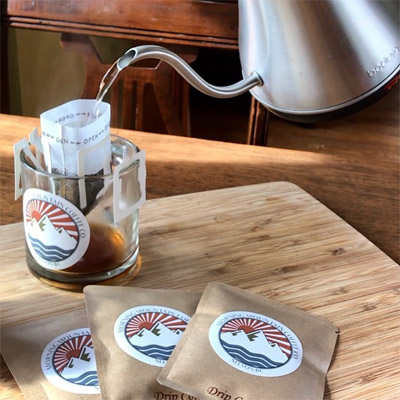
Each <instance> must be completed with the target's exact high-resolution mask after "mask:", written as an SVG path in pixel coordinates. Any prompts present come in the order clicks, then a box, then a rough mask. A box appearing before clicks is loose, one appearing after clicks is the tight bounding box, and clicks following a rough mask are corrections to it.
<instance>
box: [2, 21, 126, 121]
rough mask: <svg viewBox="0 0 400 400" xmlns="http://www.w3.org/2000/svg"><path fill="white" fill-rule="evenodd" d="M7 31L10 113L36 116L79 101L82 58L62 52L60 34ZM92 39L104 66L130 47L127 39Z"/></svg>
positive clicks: (83, 73) (81, 81)
mask: <svg viewBox="0 0 400 400" xmlns="http://www.w3.org/2000/svg"><path fill="white" fill-rule="evenodd" d="M8 32H9V36H8V57H9V62H8V64H9V87H10V108H11V114H16V115H25V116H34V117H37V116H39V115H40V113H42V112H43V111H46V110H48V109H50V108H53V107H56V106H58V105H60V104H62V103H65V102H66V101H69V100H73V99H77V98H80V95H81V91H82V88H83V85H84V81H85V64H84V58H83V56H82V55H80V54H78V53H75V52H73V51H68V50H64V49H63V48H62V47H61V45H60V34H59V33H54V32H45V31H36V30H30V29H16V28H10V29H9V31H8ZM91 39H92V42H93V44H94V45H95V47H96V48H97V51H98V53H99V54H100V56H101V58H102V60H103V61H104V62H106V63H112V62H114V61H115V60H116V59H117V58H118V57H119V56H121V55H122V54H123V53H124V52H125V51H126V50H127V49H128V48H130V47H132V43H131V42H130V41H127V40H115V39H107V38H99V37H92V38H91ZM99 83H100V82H99Z"/></svg>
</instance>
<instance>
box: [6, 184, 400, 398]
mask: <svg viewBox="0 0 400 400" xmlns="http://www.w3.org/2000/svg"><path fill="white" fill-rule="evenodd" d="M354 209H355V210H356V209H357V204H354ZM0 234H1V269H0V282H1V311H2V324H3V325H8V324H15V323H19V322H23V321H28V320H32V319H36V318H41V317H44V316H48V315H51V314H57V313H62V312H64V311H67V310H73V309H77V308H81V307H82V306H83V304H84V303H83V295H82V294H80V293H70V292H66V291H61V290H57V289H55V288H52V287H49V286H46V285H44V284H42V283H40V282H39V281H38V280H37V279H36V278H34V277H33V276H32V275H31V274H30V273H29V272H28V270H27V268H26V266H25V259H24V239H23V227H22V224H21V223H19V224H13V225H7V226H3V227H1V228H0ZM388 240H390V238H388ZM140 254H141V270H140V272H139V274H138V275H137V277H136V278H135V279H134V280H132V281H130V282H129V285H132V286H138V287H149V288H150V287H151V288H186V289H194V290H202V289H203V288H204V287H205V285H206V284H207V283H208V282H210V281H222V282H225V283H227V284H231V285H234V286H237V287H240V288H242V289H247V290H249V291H251V292H254V293H259V294H262V295H264V296H268V297H270V298H272V299H274V300H278V301H281V302H283V303H285V304H288V305H291V306H294V307H297V308H299V309H301V310H304V311H308V312H310V313H312V314H315V315H319V316H322V317H324V318H326V319H328V320H330V321H332V322H334V323H335V324H337V325H338V326H339V329H340V336H339V341H338V346H337V351H336V353H335V355H334V359H333V362H332V365H331V368H330V371H329V373H328V380H327V385H326V399H331V400H334V399H340V400H345V399H355V398H357V399H373V400H375V399H388V400H392V399H394V398H400V367H399V357H400V341H399V334H400V304H399V295H400V269H399V266H398V265H397V264H396V263H395V262H394V261H392V260H391V259H390V258H389V257H387V256H386V255H385V254H384V253H382V252H381V251H380V250H379V249H378V248H377V247H375V246H374V245H373V244H372V243H371V242H369V241H368V240H367V239H366V238H365V237H363V236H362V235H361V234H360V233H358V232H357V231H356V230H354V229H353V228H352V227H351V226H349V225H348V224H347V223H346V222H344V221H343V220H342V219H340V218H339V217H338V216H337V215H335V214H334V213H332V212H331V211H330V210H329V209H327V208H326V207H325V206H324V205H322V204H321V203H319V202H318V201H317V200H316V199H314V198H313V197H311V196H310V195H309V194H307V193H306V192H304V191H303V190H302V189H300V188H299V187H297V186H295V185H293V184H290V183H287V182H274V183H267V184H261V185H252V186H244V187H237V188H232V189H222V190H215V191H209V192H201V193H194V194H188V195H181V196H176V197H168V198H163V199H156V200H151V201H148V202H147V203H146V204H145V205H144V206H143V208H142V209H141V221H140ZM2 372H3V377H4V376H5V378H3V379H4V382H5V385H6V387H7V389H9V390H8V391H7V392H4V394H3V395H2V396H0V398H2V399H11V398H15V397H14V396H15V395H17V394H18V393H19V392H18V389H17V387H16V385H15V382H14V381H13V380H12V378H11V376H10V375H9V373H8V371H7V369H3V371H2Z"/></svg>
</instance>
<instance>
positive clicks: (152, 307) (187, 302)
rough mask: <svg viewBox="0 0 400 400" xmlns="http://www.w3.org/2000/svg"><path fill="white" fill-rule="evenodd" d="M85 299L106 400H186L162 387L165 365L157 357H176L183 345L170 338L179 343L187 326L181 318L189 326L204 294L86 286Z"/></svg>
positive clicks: (100, 379) (102, 389)
mask: <svg viewBox="0 0 400 400" xmlns="http://www.w3.org/2000/svg"><path fill="white" fill-rule="evenodd" d="M84 293H85V301H86V308H87V312H88V317H89V323H90V328H91V330H92V335H93V342H94V345H95V348H96V358H97V367H98V374H99V382H100V387H101V392H102V398H103V399H113V400H114V399H115V400H116V399H118V400H128V399H138V400H147V399H149V400H150V399H159V400H161V399H175V398H176V399H178V398H179V399H181V398H182V393H178V392H176V391H174V390H171V389H169V388H166V387H163V386H161V385H160V384H159V383H158V382H157V376H158V374H159V373H160V370H161V368H162V367H163V366H164V365H165V362H166V360H165V361H160V360H158V359H157V357H168V356H169V353H170V352H172V348H171V346H172V347H175V344H176V343H175V342H174V341H175V340H178V339H175V337H174V336H171V335H176V334H178V336H179V338H180V335H181V334H182V333H183V331H184V329H186V324H187V322H185V321H183V320H182V318H183V319H184V320H186V321H188V320H189V318H190V316H191V315H192V314H193V313H194V311H195V309H196V306H197V304H198V301H199V299H200V294H198V293H193V292H186V291H181V290H159V289H140V288H133V287H108V286H87V287H86V288H85V289H84ZM185 314H186V316H185ZM160 323H161V324H162V325H161V324H160ZM167 328H169V329H167ZM173 330H175V332H176V333H173ZM178 331H179V332H178ZM134 346H136V347H134ZM148 346H150V347H148ZM138 349H139V350H138ZM146 352H147V353H148V354H150V355H146V354H145V353H146ZM175 396H176V397H175ZM187 399H189V397H188V398H187ZM191 399H192V400H194V399H193V398H191ZM185 400H186V398H185Z"/></svg>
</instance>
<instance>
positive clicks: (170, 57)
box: [103, 45, 263, 98]
mask: <svg viewBox="0 0 400 400" xmlns="http://www.w3.org/2000/svg"><path fill="white" fill-rule="evenodd" d="M148 58H156V59H159V60H162V61H164V62H166V63H167V64H169V65H171V66H172V67H173V68H174V69H175V70H176V71H177V72H178V73H179V74H180V75H181V76H182V77H183V78H184V79H186V81H187V82H188V83H190V84H191V85H192V86H193V87H195V88H196V89H197V90H199V91H200V92H202V93H204V94H206V95H208V96H211V97H217V98H229V97H235V96H239V95H240V94H243V93H245V92H247V91H248V90H250V89H251V88H253V87H254V86H259V85H262V84H263V81H262V79H261V78H260V76H259V75H258V74H257V72H252V73H251V74H250V75H249V76H247V77H246V78H243V79H242V80H241V81H239V82H237V83H235V84H233V85H229V86H214V85H211V84H209V83H208V82H206V81H205V80H204V79H203V78H202V77H201V76H200V75H199V74H198V73H197V72H195V71H194V70H193V69H192V68H191V67H190V66H189V64H188V63H187V62H186V61H184V60H183V59H182V58H181V57H179V56H178V55H176V54H175V53H173V52H172V51H170V50H168V49H166V48H165V47H161V46H153V45H143V46H137V47H132V48H131V49H129V50H128V51H127V52H126V53H125V54H124V55H123V56H122V57H121V58H120V59H119V60H118V61H117V66H118V69H119V70H122V69H123V68H125V67H127V66H128V65H131V64H134V63H135V62H137V61H140V60H145V59H148ZM103 80H104V78H103Z"/></svg>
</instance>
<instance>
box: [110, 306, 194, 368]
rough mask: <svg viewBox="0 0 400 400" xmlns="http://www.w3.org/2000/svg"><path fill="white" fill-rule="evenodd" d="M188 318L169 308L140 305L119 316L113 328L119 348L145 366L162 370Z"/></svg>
mask: <svg viewBox="0 0 400 400" xmlns="http://www.w3.org/2000/svg"><path fill="white" fill-rule="evenodd" d="M189 319H190V317H189V316H188V315H186V314H184V313H182V312H180V311H177V310H174V309H172V308H168V307H159V306H140V307H134V308H131V309H129V310H127V311H125V312H124V313H122V314H121V315H120V316H119V317H118V319H117V321H116V322H115V325H114V337H115V340H116V342H117V343H118V345H119V347H121V349H122V350H123V351H125V353H127V354H129V355H130V356H131V357H134V358H136V359H137V360H140V361H142V362H144V363H147V364H150V365H155V366H157V367H163V366H164V365H165V364H166V363H167V360H168V358H169V356H170V355H171V353H172V351H173V350H174V348H175V346H176V344H177V343H178V341H179V339H180V338H181V336H182V334H183V332H184V331H185V329H186V326H187V324H188V322H189Z"/></svg>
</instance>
